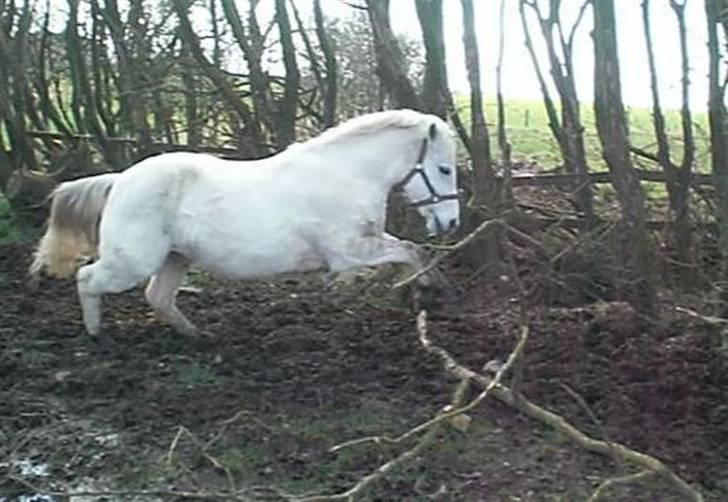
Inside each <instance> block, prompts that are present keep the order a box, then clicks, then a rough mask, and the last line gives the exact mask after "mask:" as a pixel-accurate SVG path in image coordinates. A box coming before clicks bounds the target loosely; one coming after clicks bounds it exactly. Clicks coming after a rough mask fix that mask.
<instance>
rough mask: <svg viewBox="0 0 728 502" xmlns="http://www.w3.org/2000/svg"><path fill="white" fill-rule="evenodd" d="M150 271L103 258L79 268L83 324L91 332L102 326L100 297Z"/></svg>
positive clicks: (118, 290) (129, 285) (136, 281)
mask: <svg viewBox="0 0 728 502" xmlns="http://www.w3.org/2000/svg"><path fill="white" fill-rule="evenodd" d="M151 272H152V271H149V272H146V271H142V270H139V269H137V270H134V269H132V268H127V267H124V266H122V265H121V264H120V263H117V262H114V261H110V260H108V259H107V260H104V259H103V258H101V259H100V260H99V261H97V262H95V263H92V264H91V265H86V266H84V267H81V268H80V269H79V270H78V273H77V274H76V283H77V285H78V298H79V300H80V302H81V310H82V311H83V323H84V325H85V326H86V331H87V332H88V333H89V334H90V335H97V334H98V333H99V330H100V328H101V296H102V295H104V294H106V293H121V292H122V291H126V290H127V289H131V288H133V287H134V286H136V285H137V284H139V283H140V282H141V281H142V280H144V279H145V278H146V277H148V276H149V275H150V274H151Z"/></svg>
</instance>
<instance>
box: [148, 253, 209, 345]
mask: <svg viewBox="0 0 728 502" xmlns="http://www.w3.org/2000/svg"><path fill="white" fill-rule="evenodd" d="M188 268H189V261H187V259H186V258H184V257H183V256H181V255H178V254H176V253H170V254H169V256H167V259H166V260H165V262H164V264H163V265H162V268H161V269H159V271H158V272H157V273H156V274H155V275H154V276H152V279H151V280H150V281H149V284H148V285H147V289H146V291H145V296H146V297H147V301H148V302H149V304H150V305H151V306H152V308H153V309H154V313H155V314H156V315H157V317H159V318H160V319H162V320H163V321H166V322H168V323H169V324H171V325H172V327H173V328H174V329H175V331H177V332H178V333H181V334H183V335H194V334H195V332H196V329H195V326H194V325H193V324H192V323H191V322H190V321H189V320H188V319H187V318H186V317H185V316H184V315H183V314H182V312H180V311H179V309H178V308H177V305H176V303H175V299H176V297H177V290H179V287H180V286H181V285H182V281H183V280H184V277H185V274H186V273H187V269H188Z"/></svg>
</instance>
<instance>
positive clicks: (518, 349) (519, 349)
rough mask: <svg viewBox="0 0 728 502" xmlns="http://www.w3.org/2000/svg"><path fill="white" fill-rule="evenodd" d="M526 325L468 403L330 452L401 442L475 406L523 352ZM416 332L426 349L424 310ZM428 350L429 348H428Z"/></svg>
mask: <svg viewBox="0 0 728 502" xmlns="http://www.w3.org/2000/svg"><path fill="white" fill-rule="evenodd" d="M528 331H529V330H528V326H523V327H522V328H521V335H520V338H519V340H518V343H517V344H516V346H515V347H514V349H513V351H512V352H511V354H510V355H509V356H508V359H507V360H506V362H505V364H503V365H501V366H500V368H499V369H498V371H497V372H496V374H495V376H494V377H493V380H491V382H490V383H489V384H488V385H486V386H485V388H484V390H483V391H482V392H481V393H480V394H478V396H477V397H476V398H475V399H473V400H472V401H470V402H469V403H468V404H466V405H464V406H461V407H456V408H453V407H450V406H448V407H446V408H445V410H444V411H443V413H441V414H439V415H437V416H435V417H433V418H431V419H429V420H427V421H426V422H423V423H421V424H420V425H418V426H416V427H413V428H412V429H410V430H408V431H407V432H405V433H404V434H402V435H400V436H397V437H396V438H391V437H389V436H369V437H365V438H360V439H354V440H351V441H347V442H345V443H341V444H339V445H336V446H334V447H333V448H331V450H330V451H331V452H336V451H339V450H342V449H344V448H348V447H350V446H354V445H359V444H365V443H377V444H381V443H387V444H397V443H401V442H402V441H405V440H407V439H409V438H411V437H412V436H414V435H416V434H419V433H421V432H423V431H426V430H428V429H430V428H431V427H433V426H435V425H437V424H440V423H442V422H444V421H445V420H450V419H452V418H454V417H456V416H458V415H462V414H463V413H466V412H468V411H470V410H472V409H474V408H476V407H477V406H478V405H479V404H480V403H482V402H483V401H484V400H485V398H486V397H488V395H489V393H490V392H491V391H492V390H493V388H494V387H495V386H496V385H499V384H500V381H501V379H502V378H503V376H504V375H505V374H506V372H507V371H508V370H509V369H510V368H511V367H512V366H513V365H514V364H515V362H516V360H518V358H519V357H521V355H522V354H523V349H524V348H525V347H526V341H527V340H528ZM417 333H418V334H419V339H420V343H422V345H423V346H424V347H425V348H426V349H428V347H429V346H430V341H429V340H428V339H427V312H426V311H425V310H422V311H420V313H419V315H418V316H417ZM428 350H429V349H428ZM433 350H439V347H433ZM463 381H466V382H467V381H469V379H463Z"/></svg>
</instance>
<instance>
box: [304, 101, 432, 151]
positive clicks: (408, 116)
mask: <svg viewBox="0 0 728 502" xmlns="http://www.w3.org/2000/svg"><path fill="white" fill-rule="evenodd" d="M431 119H432V117H431V116H429V115H425V114H423V113H420V112H416V111H414V110H387V111H383V112H376V113H370V114H367V115H362V116H360V117H356V118H353V119H351V120H347V121H346V122H344V123H343V124H341V125H338V126H336V127H333V128H331V129H328V130H327V131H325V132H323V133H322V134H321V135H319V136H317V137H315V138H313V139H311V140H309V141H307V142H306V143H305V144H307V145H311V146H314V145H325V144H329V143H334V142H339V141H342V140H345V139H348V138H356V137H359V136H367V135H370V134H374V133H378V132H381V131H383V130H386V129H393V128H394V129H409V128H412V127H417V126H420V125H423V124H424V123H425V122H427V123H429V122H430V121H431Z"/></svg>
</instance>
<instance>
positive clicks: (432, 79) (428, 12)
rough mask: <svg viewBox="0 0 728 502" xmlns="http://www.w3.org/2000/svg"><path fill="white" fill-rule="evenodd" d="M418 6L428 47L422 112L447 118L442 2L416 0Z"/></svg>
mask: <svg viewBox="0 0 728 502" xmlns="http://www.w3.org/2000/svg"><path fill="white" fill-rule="evenodd" d="M415 6H416V7H417V18H418V19H419V21H420V29H421V30H422V40H423V42H424V44H425V78H424V81H423V83H422V96H421V99H420V103H421V105H422V106H423V108H422V110H423V111H427V112H429V113H434V114H435V115H438V116H439V117H441V118H443V119H444V118H446V117H447V111H448V108H449V105H450V92H449V90H448V84H447V67H446V66H445V61H446V58H445V41H444V40H443V33H442V0H415Z"/></svg>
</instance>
